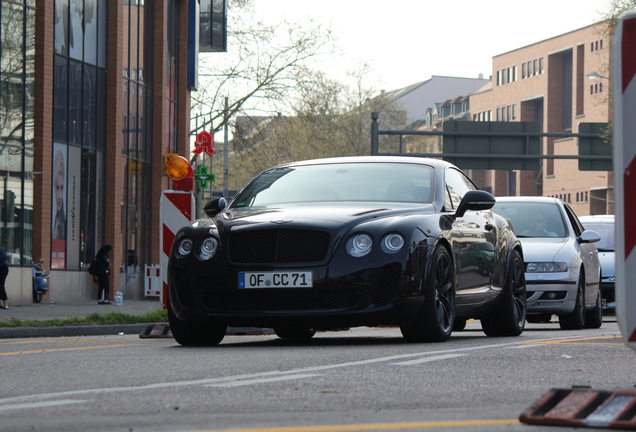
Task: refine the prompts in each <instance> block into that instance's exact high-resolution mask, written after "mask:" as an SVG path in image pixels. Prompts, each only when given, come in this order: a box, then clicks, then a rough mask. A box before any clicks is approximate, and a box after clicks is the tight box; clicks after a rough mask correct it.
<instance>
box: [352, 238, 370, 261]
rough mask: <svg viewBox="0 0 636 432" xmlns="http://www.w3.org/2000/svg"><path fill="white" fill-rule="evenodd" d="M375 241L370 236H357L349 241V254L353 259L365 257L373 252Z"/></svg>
mask: <svg viewBox="0 0 636 432" xmlns="http://www.w3.org/2000/svg"><path fill="white" fill-rule="evenodd" d="M371 246H373V240H372V239H371V236H370V235H368V234H357V235H355V236H353V237H351V238H350V239H349V240H347V253H348V254H349V255H351V256H352V257H356V258H358V257H363V256H365V255H366V254H368V253H369V252H371Z"/></svg>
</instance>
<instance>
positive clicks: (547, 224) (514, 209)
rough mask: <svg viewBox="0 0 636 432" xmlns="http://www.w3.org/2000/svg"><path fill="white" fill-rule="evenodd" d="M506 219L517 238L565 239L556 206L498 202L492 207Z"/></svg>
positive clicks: (561, 219) (564, 229) (565, 233)
mask: <svg viewBox="0 0 636 432" xmlns="http://www.w3.org/2000/svg"><path fill="white" fill-rule="evenodd" d="M493 211H494V212H495V213H499V214H500V215H501V216H503V217H504V218H506V219H508V220H509V221H510V222H511V224H512V226H513V228H514V230H515V233H516V234H517V236H518V237H567V235H568V231H567V229H566V227H565V223H564V221H563V217H562V216H561V211H560V210H559V207H558V206H557V205H556V204H549V203H533V202H498V203H496V204H495V206H494V207H493Z"/></svg>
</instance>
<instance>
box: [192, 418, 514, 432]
mask: <svg viewBox="0 0 636 432" xmlns="http://www.w3.org/2000/svg"><path fill="white" fill-rule="evenodd" d="M519 423H520V422H519V420H517V419H507V420H465V421H439V422H408V423H371V424H352V425H325V426H288V427H271V428H254V429H217V430H208V431H201V432H331V431H369V430H384V429H422V428H426V429H429V428H438V427H466V426H469V427H474V426H498V425H504V426H506V425H513V424H519Z"/></svg>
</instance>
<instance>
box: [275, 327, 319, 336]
mask: <svg viewBox="0 0 636 432" xmlns="http://www.w3.org/2000/svg"><path fill="white" fill-rule="evenodd" d="M274 333H276V336H278V337H279V338H281V339H311V338H312V337H314V335H315V334H316V330H312V329H307V328H294V327H278V328H275V329H274Z"/></svg>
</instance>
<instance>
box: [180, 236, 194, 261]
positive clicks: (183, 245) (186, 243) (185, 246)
mask: <svg viewBox="0 0 636 432" xmlns="http://www.w3.org/2000/svg"><path fill="white" fill-rule="evenodd" d="M190 252H192V240H190V239H189V238H184V239H183V240H181V242H180V243H179V247H178V248H177V253H178V254H179V256H180V257H184V256H186V255H188V254H189V253H190Z"/></svg>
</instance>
